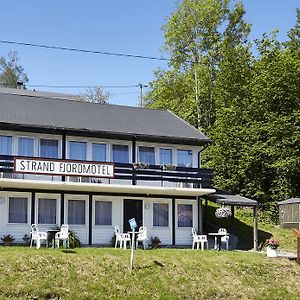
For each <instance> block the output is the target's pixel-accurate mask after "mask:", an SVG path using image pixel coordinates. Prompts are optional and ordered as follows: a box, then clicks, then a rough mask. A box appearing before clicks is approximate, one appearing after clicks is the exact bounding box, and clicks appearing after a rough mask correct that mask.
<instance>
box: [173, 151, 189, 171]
mask: <svg viewBox="0 0 300 300" xmlns="http://www.w3.org/2000/svg"><path fill="white" fill-rule="evenodd" d="M192 165H193V151H192V150H177V166H179V167H187V168H190V167H192Z"/></svg>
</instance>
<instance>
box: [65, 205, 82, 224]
mask: <svg viewBox="0 0 300 300" xmlns="http://www.w3.org/2000/svg"><path fill="white" fill-rule="evenodd" d="M68 223H69V224H76V225H85V201H84V200H69V201H68Z"/></svg>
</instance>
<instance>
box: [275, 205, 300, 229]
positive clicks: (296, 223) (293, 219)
mask: <svg viewBox="0 0 300 300" xmlns="http://www.w3.org/2000/svg"><path fill="white" fill-rule="evenodd" d="M279 221H280V227H281V228H299V229H300V204H298V203H295V204H282V205H279Z"/></svg>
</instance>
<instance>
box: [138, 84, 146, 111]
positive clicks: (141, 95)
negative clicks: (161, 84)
mask: <svg viewBox="0 0 300 300" xmlns="http://www.w3.org/2000/svg"><path fill="white" fill-rule="evenodd" d="M137 86H138V87H139V88H140V89H141V94H140V105H139V106H140V107H143V88H144V87H148V84H142V83H138V85H137Z"/></svg>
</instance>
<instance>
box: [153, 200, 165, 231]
mask: <svg viewBox="0 0 300 300" xmlns="http://www.w3.org/2000/svg"><path fill="white" fill-rule="evenodd" d="M153 226H169V205H168V204H167V203H153Z"/></svg>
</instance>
